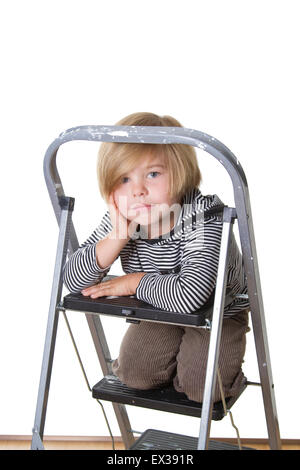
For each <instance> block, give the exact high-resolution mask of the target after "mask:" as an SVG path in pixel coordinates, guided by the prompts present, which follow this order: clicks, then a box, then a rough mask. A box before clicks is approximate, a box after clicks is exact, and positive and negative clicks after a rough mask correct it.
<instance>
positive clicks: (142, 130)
mask: <svg viewBox="0 0 300 470" xmlns="http://www.w3.org/2000/svg"><path fill="white" fill-rule="evenodd" d="M73 140H84V141H93V142H119V143H150V144H155V143H159V144H173V143H174V144H176V143H179V144H186V145H191V146H193V147H198V148H200V149H201V150H204V151H205V152H207V153H209V154H210V155H212V156H213V157H214V158H216V159H217V160H218V161H219V162H220V163H221V164H222V165H223V166H224V168H225V169H226V171H227V172H228V174H229V176H230V178H231V182H232V185H233V189H234V199H235V208H236V212H237V219H238V226H239V234H240V240H241V248H242V255H243V259H244V265H245V271H246V276H247V283H248V295H249V302H250V310H251V317H252V325H253V333H254V338H255V347H256V355H257V361H258V367H259V373H260V381H261V387H262V394H263V402H264V411H265V418H266V423H267V429H268V435H269V443H270V447H271V449H272V450H276V449H280V448H281V441H280V432H279V421H278V416H277V409H276V401H275V390H274V384H273V378H272V369H271V362H270V354H269V346H268V339H267V332H266V324H265V314H264V306H263V299H262V292H261V285H260V277H259V269H258V260H257V253H256V245H255V236H254V230H253V222H252V213H251V204H250V196H249V190H248V184H247V180H246V176H245V173H244V171H243V168H242V167H241V165H240V162H239V160H238V159H237V158H236V156H235V155H234V154H233V153H232V152H231V151H230V150H229V149H228V148H227V147H226V146H225V145H224V144H223V143H222V142H220V141H219V140H217V139H216V138H214V137H212V136H210V135H208V134H205V133H203V132H200V131H197V130H195V129H189V128H181V127H152V126H106V125H105V126H101V125H100V126H99V125H98V126H95V125H88V126H78V127H74V128H71V129H68V130H66V131H64V132H63V133H61V134H60V135H59V137H58V138H57V139H55V140H54V141H53V142H52V143H51V144H50V146H49V147H48V149H47V151H46V154H45V157H44V176H45V181H46V185H47V188H48V192H49V197H50V199H51V202H52V206H53V209H54V213H55V216H56V218H57V222H58V224H59V220H60V215H61V208H60V205H59V202H58V201H59V197H60V196H64V190H63V186H62V182H61V179H60V176H59V173H58V170H57V166H56V157H57V152H58V150H59V148H60V147H61V146H62V145H63V144H65V143H67V142H70V141H73ZM78 246H79V244H78V241H77V236H76V232H75V229H74V226H73V223H71V228H70V238H69V253H70V254H72V253H73V252H75V251H76V250H77V248H78Z"/></svg>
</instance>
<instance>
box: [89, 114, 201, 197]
mask: <svg viewBox="0 0 300 470" xmlns="http://www.w3.org/2000/svg"><path fill="white" fill-rule="evenodd" d="M115 125H119V126H164V127H183V126H182V125H181V124H180V123H179V122H178V121H177V120H176V119H175V118H172V117H171V116H162V117H160V116H157V115H156V114H153V113H134V114H131V115H129V116H127V117H125V118H123V119H121V121H119V122H117V123H116V124H115ZM146 156H147V157H149V156H152V157H153V158H155V157H158V156H159V160H160V162H161V163H163V164H164V165H165V166H166V168H167V170H168V172H169V194H170V197H171V198H174V199H176V200H177V201H180V200H181V199H182V197H183V195H184V194H185V193H186V192H187V191H189V190H191V189H192V188H197V187H198V186H199V185H200V182H201V173H200V170H199V167H198V163H197V154H196V151H195V149H194V147H192V146H190V145H186V144H143V143H141V144H139V143H128V144H127V143H116V142H103V143H102V144H101V146H100V149H99V153H98V160H97V178H98V185H99V190H100V194H101V196H102V197H103V198H104V199H105V200H106V201H108V198H109V195H110V194H111V192H112V191H114V190H115V189H116V187H117V186H118V185H119V184H120V183H121V181H122V177H123V176H124V175H125V174H127V173H130V172H131V171H132V170H133V169H134V168H135V167H136V166H137V165H139V162H142V160H143V158H145V157H146Z"/></svg>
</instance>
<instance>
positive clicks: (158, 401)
mask: <svg viewBox="0 0 300 470" xmlns="http://www.w3.org/2000/svg"><path fill="white" fill-rule="evenodd" d="M245 388H246V380H245V381H244V383H243V385H242V388H241V391H240V393H239V395H238V396H236V397H233V398H227V399H226V407H227V409H230V408H231V407H232V405H233V404H234V403H235V401H236V400H237V398H238V397H239V396H240V394H241V393H242V392H243V391H244V389H245ZM92 395H93V398H98V399H100V400H108V401H111V402H114V403H123V404H126V405H133V406H140V407H144V408H152V409H156V410H160V411H167V412H170V413H178V414H184V415H187V416H195V417H201V411H202V403H198V402H196V401H192V400H189V399H188V397H187V396H186V395H185V393H180V392H177V391H176V390H175V389H174V387H173V386H172V385H171V384H170V385H169V386H167V387H163V388H157V389H151V390H138V389H134V388H129V387H127V386H126V385H124V384H122V383H121V381H120V380H119V378H118V377H116V376H115V375H107V376H105V377H104V378H103V379H102V380H100V382H98V383H97V384H96V385H94V387H93V389H92ZM224 415H225V414H224V409H223V404H222V402H221V401H220V402H216V403H214V406H213V411H212V419H213V420H215V421H217V420H221V419H222V418H223V417H224Z"/></svg>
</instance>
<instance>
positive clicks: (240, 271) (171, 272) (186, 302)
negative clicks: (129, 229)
mask: <svg viewBox="0 0 300 470" xmlns="http://www.w3.org/2000/svg"><path fill="white" fill-rule="evenodd" d="M223 207H224V205H223V203H222V201H221V200H220V199H219V198H218V196H217V195H215V194H214V195H207V196H204V195H202V193H201V191H200V190H199V189H198V188H194V189H192V190H191V191H189V192H187V193H186V194H185V196H184V198H183V200H182V205H181V211H180V214H179V216H178V218H177V222H176V223H175V225H174V227H173V229H172V230H171V232H169V233H168V234H164V235H162V236H160V237H159V238H156V239H146V238H145V237H143V236H142V232H141V231H139V229H140V226H138V227H137V231H136V232H135V234H134V235H133V236H132V238H130V240H129V241H128V243H127V244H126V245H125V246H124V248H123V249H122V250H121V251H120V253H119V256H120V259H121V264H122V268H123V270H124V272H125V273H126V274H129V273H133V272H146V273H147V274H145V275H144V276H143V277H142V278H141V280H140V282H139V284H138V286H137V289H136V293H135V296H134V297H135V298H137V299H139V300H142V301H144V302H147V303H149V304H151V305H153V306H154V307H156V308H158V309H161V310H167V311H170V312H172V311H173V312H174V311H176V312H182V313H193V312H195V311H196V310H198V309H199V308H200V307H201V306H203V305H204V304H205V303H206V302H207V301H208V299H209V298H210V297H211V295H212V293H213V290H214V288H215V285H216V279H217V271H218V260H219V252H220V246H221V236H222V227H223V223H222V211H220V209H222V208H223ZM111 230H112V224H111V220H110V215H109V211H107V212H106V213H105V215H104V216H103V218H102V221H101V223H100V224H99V226H98V227H97V228H96V229H95V230H94V232H93V233H92V234H91V235H90V237H89V238H88V239H87V240H86V241H85V242H84V243H82V245H80V247H79V248H78V250H77V251H76V252H74V253H73V254H72V255H71V256H70V257H69V259H68V261H67V262H66V264H65V266H64V270H63V282H64V284H65V286H66V287H67V289H68V290H69V291H70V292H71V293H79V292H80V291H81V290H82V289H84V288H86V287H89V286H91V285H93V284H97V283H99V282H101V280H102V279H103V278H104V277H105V276H106V275H107V273H108V272H109V270H110V268H111V266H112V264H113V263H112V264H111V265H109V266H107V267H106V268H104V269H102V268H100V267H99V265H98V263H97V259H96V245H97V242H98V241H99V240H102V239H103V238H105V237H106V236H107V235H108V234H109V233H110V232H111ZM227 288H229V289H230V291H231V293H233V295H237V294H247V284H246V278H245V272H244V266H243V260H242V255H241V253H240V251H239V248H238V246H237V244H236V240H235V238H234V234H232V238H231V243H230V246H229V256H228V277H227ZM246 308H249V301H248V299H247V298H238V299H235V300H234V301H233V302H232V303H230V304H229V305H227V306H226V307H225V309H224V317H230V316H233V315H235V314H236V313H238V312H240V311H241V310H244V309H246Z"/></svg>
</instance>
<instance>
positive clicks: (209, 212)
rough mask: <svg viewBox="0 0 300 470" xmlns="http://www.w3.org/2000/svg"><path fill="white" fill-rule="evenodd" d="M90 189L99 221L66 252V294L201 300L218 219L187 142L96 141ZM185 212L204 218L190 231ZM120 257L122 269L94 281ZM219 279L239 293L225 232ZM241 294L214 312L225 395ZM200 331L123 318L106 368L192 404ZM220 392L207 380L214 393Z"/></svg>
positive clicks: (242, 309) (144, 116)
mask: <svg viewBox="0 0 300 470" xmlns="http://www.w3.org/2000/svg"><path fill="white" fill-rule="evenodd" d="M116 125H128V126H169V127H172V126H176V127H182V126H181V124H180V123H179V122H178V121H177V120H176V119H174V118H173V117H171V116H162V117H161V116H158V115H156V114H152V113H146V112H145V113H134V114H131V115H129V116H127V117H125V118H124V119H122V120H121V121H119V122H118V123H117V124H116ZM97 175H98V180H99V188H100V193H101V195H102V197H103V198H104V199H105V200H106V202H107V203H108V204H109V211H107V212H106V214H105V215H104V217H103V218H102V221H101V223H100V225H99V226H98V227H97V228H96V229H95V231H94V232H93V233H92V235H91V236H90V237H89V238H88V239H87V240H86V241H85V242H84V243H83V244H82V245H81V246H80V247H79V248H78V250H77V251H76V252H75V253H74V254H73V255H72V256H71V257H70V258H69V260H68V261H67V263H66V265H65V267H64V283H65V285H66V287H67V288H68V289H69V290H70V292H73V293H77V292H81V293H82V294H83V295H86V296H91V297H92V298H98V297H101V296H130V295H131V296H135V297H136V298H137V299H140V300H142V301H144V302H147V303H149V304H151V305H153V306H155V307H157V308H159V309H162V310H167V311H177V312H182V313H192V312H195V311H196V310H197V309H199V308H200V307H201V306H202V305H204V304H205V303H206V302H207V300H208V299H209V298H210V296H211V294H212V292H213V290H214V287H215V283H216V277H217V269H218V258H219V250H220V243H221V235H222V219H221V216H220V212H219V213H218V211H216V209H217V208H218V207H219V208H220V206H222V202H221V201H220V199H219V198H218V196H216V195H210V196H203V195H202V193H201V192H200V190H199V189H198V186H199V185H200V182H201V173H200V170H199V168H198V164H197V155H196V152H195V149H194V147H192V146H188V145H185V144H139V143H136V144H135V143H132V144H130V143H128V144H126V143H125V144H122V143H115V142H113V143H112V142H104V143H102V145H101V147H100V150H99V156H98V165H97ZM192 213H197V214H200V213H202V214H203V215H204V217H202V218H201V220H199V218H198V221H197V220H196V222H195V219H193V218H192V220H193V221H194V222H195V223H194V225H193V229H192V230H191V224H190V223H188V221H190V220H191V215H192ZM118 256H120V257H121V262H122V267H123V270H124V272H125V273H126V274H125V275H124V276H119V277H117V278H114V279H112V280H108V281H106V282H101V281H102V280H103V278H104V277H105V275H106V274H107V273H108V271H109V270H110V267H111V266H112V264H113V262H114V261H115V260H116V259H117V258H118ZM227 287H230V289H231V290H233V292H234V294H245V293H247V285H246V280H245V274H244V268H243V262H242V257H241V254H240V252H239V249H238V247H237V244H236V241H235V239H234V236H233V237H232V241H231V245H230V251H229V265H228V281H227ZM248 312H249V303H248V300H244V299H242V300H241V299H237V300H235V301H233V302H232V303H231V304H230V305H228V306H227V307H226V308H225V310H224V320H223V328H222V336H221V345H220V356H219V368H220V374H221V378H222V384H223V389H224V394H225V397H229V396H234V395H236V394H237V393H238V392H239V389H240V386H241V382H242V380H243V378H244V376H243V372H242V369H241V365H242V362H243V356H244V353H245V344H246V339H245V334H246V332H247V331H248V330H249V328H248ZM209 334H210V333H209V331H208V330H206V329H204V328H195V327H184V326H176V325H169V324H164V323H155V322H146V321H141V322H140V323H139V324H131V325H130V326H129V327H128V329H127V331H126V334H125V336H124V338H123V341H122V344H121V347H120V353H119V357H118V358H117V359H116V360H115V361H114V362H113V364H112V370H113V372H114V374H116V375H117V376H118V377H119V379H120V380H121V381H122V382H123V383H124V384H125V385H127V386H129V387H132V388H136V389H151V388H159V387H162V386H164V385H167V384H170V383H173V386H174V388H175V389H176V390H177V391H179V392H184V393H185V394H186V395H187V397H188V398H189V399H191V400H194V401H197V402H202V401H203V393H204V382H205V370H206V362H207V355H208V345H209ZM220 399H221V394H220V390H219V386H218V385H217V386H216V391H215V395H214V401H219V400H220Z"/></svg>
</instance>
